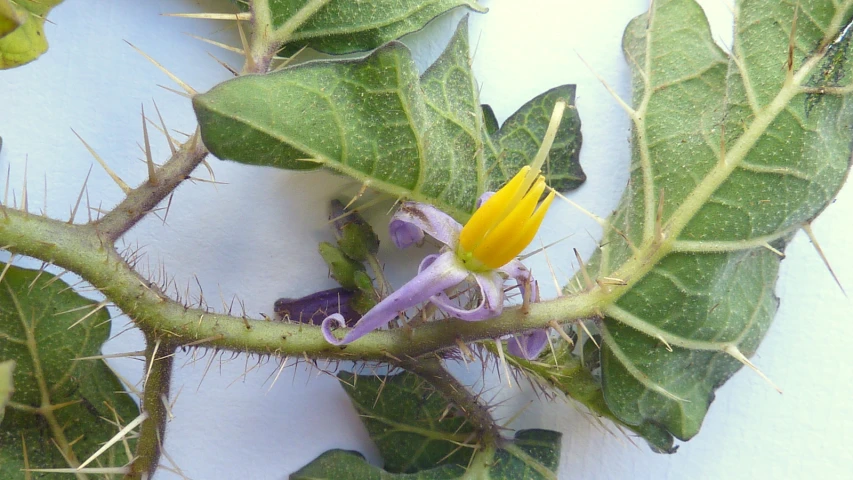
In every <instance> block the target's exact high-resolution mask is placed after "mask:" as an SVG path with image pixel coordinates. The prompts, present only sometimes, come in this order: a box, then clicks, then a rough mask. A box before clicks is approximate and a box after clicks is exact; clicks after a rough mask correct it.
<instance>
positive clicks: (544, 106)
mask: <svg viewBox="0 0 853 480" xmlns="http://www.w3.org/2000/svg"><path fill="white" fill-rule="evenodd" d="M559 99H563V100H566V101H567V102H568V103H569V104H570V105H571V106H570V107H569V108H567V109H566V112H565V113H564V114H563V120H562V123H560V130H559V131H558V132H557V137H556V138H555V139H554V144H553V145H552V146H551V153H550V155H549V159H548V162H547V163H546V164H545V166H544V167H543V170H544V171H545V172H546V177H547V178H548V183H549V184H550V185H551V187H553V188H554V189H555V190H558V191H561V192H565V191H567V190H574V189H575V188H578V187H579V186H581V184H583V182H584V181H585V180H586V174H584V173H583V169H581V164H580V162H579V157H580V150H581V138H582V137H581V120H580V117H579V116H578V111H577V109H576V108H574V103H575V86H574V85H561V86H559V87H556V88H552V89H551V90H548V91H547V92H545V93H542V94H539V95H537V96H536V97H535V98H533V99H532V100H530V101H529V102H527V103H525V104H524V105H522V107H521V108H519V109H518V111H517V112H515V113H513V114H512V116H510V117H509V118H508V119H507V120H506V121H505V122H504V124H503V125H501V127H500V130H499V131H497V132H494V133H492V134H491V136H492V140H493V141H494V144H495V145H497V146H498V147H497V151H493V156H491V157H490V158H489V164H488V167H487V169H488V170H489V171H490V172H491V171H492V169H495V170H497V171H500V173H496V172H495V173H493V174H492V175H490V176H489V185H488V187H487V189H488V190H497V189H498V188H499V187H500V186H501V185H502V184H503V182H504V181H505V180H506V179H509V178H511V177H512V176H513V175H514V174H515V172H517V171H518V169H519V168H521V167H522V166H524V165H528V164H530V163H531V162H532V161H533V157H534V156H535V155H536V152H537V151H538V150H539V147H540V146H541V145H542V138H543V137H544V136H545V131H546V130H547V129H548V122H549V120H550V119H551V111H552V110H553V109H554V104H555V103H557V100H559ZM489 110H490V111H491V109H489ZM491 115H492V116H494V113H492V114H491ZM486 118H487V122H488V121H489V120H488V116H487V117H486ZM488 128H490V127H488V124H487V129H488ZM498 159H500V160H499V161H498Z"/></svg>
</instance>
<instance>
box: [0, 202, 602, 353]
mask: <svg viewBox="0 0 853 480" xmlns="http://www.w3.org/2000/svg"><path fill="white" fill-rule="evenodd" d="M0 245H8V247H7V249H8V250H9V251H11V252H15V253H18V254H23V255H28V256H31V257H35V258H38V259H40V260H43V261H46V262H49V263H52V264H54V265H57V266H59V267H62V268H65V269H67V270H70V271H72V272H74V273H76V274H78V275H80V276H81V277H83V279H85V280H86V281H88V282H89V283H91V284H92V285H93V286H94V287H95V288H97V289H99V290H100V291H101V292H103V293H104V295H106V296H107V297H108V298H109V299H110V300H111V301H112V302H113V303H114V304H115V305H116V306H117V307H118V308H120V309H121V310H122V311H123V312H124V313H126V314H127V315H128V316H130V317H131V318H133V319H134V320H135V321H136V325H137V326H138V327H139V328H140V329H142V330H143V332H146V333H147V334H155V333H156V334H157V335H159V336H160V337H161V338H162V339H163V341H165V342H169V343H172V344H176V345H187V344H190V343H193V344H196V345H199V344H203V345H205V346H212V347H219V348H224V349H228V350H235V351H242V352H254V353H261V354H277V355H300V356H301V355H307V356H309V357H314V358H338V359H347V360H384V361H387V360H388V359H389V358H397V359H405V358H414V357H418V356H421V355H426V354H429V353H433V352H437V351H441V350H444V349H447V348H454V347H455V346H456V344H457V341H462V342H465V343H470V342H476V341H480V340H486V339H493V338H498V337H502V336H504V335H510V334H516V333H521V332H526V331H531V330H536V329H541V328H547V326H548V323H549V322H550V321H551V320H552V319H558V320H559V321H560V322H571V321H573V320H576V319H579V318H588V317H593V316H595V315H596V312H597V311H598V310H599V309H600V308H601V307H602V305H600V304H599V303H598V302H599V300H600V299H599V296H598V295H595V294H593V293H585V294H581V295H574V296H564V297H561V298H558V299H555V300H552V301H548V302H542V303H536V304H532V305H529V306H528V307H527V309H526V311H525V310H523V309H522V308H519V307H514V308H507V309H505V310H504V313H503V314H502V315H500V316H498V317H496V318H493V319H490V320H488V321H484V322H464V321H461V320H452V319H449V320H442V321H438V322H429V323H426V324H424V325H421V326H419V327H417V328H413V329H406V328H398V329H394V330H386V331H376V332H372V333H370V334H368V335H365V336H364V337H362V338H361V339H359V340H358V341H356V342H353V343H351V344H349V345H345V346H340V347H337V346H333V345H331V344H329V343H328V342H326V341H325V339H324V338H323V335H322V333H321V332H320V328H319V327H316V326H313V325H305V324H295V323H280V322H269V321H263V320H250V319H247V318H244V317H233V316H229V315H222V314H216V313H211V312H208V311H205V310H201V309H193V308H187V307H186V306H185V305H183V304H180V303H178V302H175V301H174V300H171V299H170V298H168V297H167V296H166V295H165V294H164V293H163V292H161V291H160V290H159V288H158V287H157V286H156V285H155V284H154V283H153V282H150V281H148V280H147V279H145V278H143V277H141V276H140V275H139V274H138V273H136V272H135V271H133V269H131V268H130V266H129V265H128V264H127V262H125V261H124V259H122V258H121V256H119V254H118V253H117V252H116V251H115V250H114V248H113V246H112V244H111V243H110V242H108V241H105V239H104V238H103V237H101V235H100V233H99V231H98V229H97V225H69V224H68V223H65V222H61V221H58V220H52V219H49V218H45V217H39V216H35V215H30V214H26V213H24V212H21V211H18V210H15V209H11V208H5V209H4V210H3V211H2V215H0Z"/></svg>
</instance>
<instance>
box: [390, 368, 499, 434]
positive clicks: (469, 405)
mask: <svg viewBox="0 0 853 480" xmlns="http://www.w3.org/2000/svg"><path fill="white" fill-rule="evenodd" d="M395 363H396V362H395ZM397 365H399V366H400V367H402V368H405V369H406V370H408V371H410V372H412V373H414V374H415V375H417V376H419V377H421V378H423V379H424V380H426V381H427V382H429V383H430V385H432V386H433V387H435V389H436V390H437V391H438V392H439V393H441V395H442V396H443V397H444V398H445V399H447V400H449V401H450V402H452V403H454V404H455V405H456V406H457V407H458V408H459V409H460V410H462V411H463V412H464V413H465V416H466V417H467V419H468V421H469V422H471V424H472V425H473V426H474V429H475V430H476V432H477V438H478V440H479V441H480V443H479V446H480V447H488V446H491V445H495V444H496V443H497V442H499V441H500V438H501V436H500V429H499V427H498V425H497V423H495V420H494V418H492V414H491V413H490V412H489V409H488V407H487V406H485V405H483V404H482V403H481V402H480V401H479V400H478V399H477V397H476V396H474V395H472V394H471V393H470V392H469V391H468V388H467V387H466V386H465V385H463V384H462V383H461V382H460V381H459V380H457V379H456V377H454V376H453V375H451V374H450V372H448V371H447V369H445V368H444V365H442V363H441V359H439V358H438V357H437V356H432V357H428V358H421V359H417V360H411V359H410V360H404V361H402V362H399V363H397Z"/></svg>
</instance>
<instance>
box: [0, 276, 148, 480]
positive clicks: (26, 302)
mask: <svg viewBox="0 0 853 480" xmlns="http://www.w3.org/2000/svg"><path fill="white" fill-rule="evenodd" d="M54 280H55V277H54V276H53V275H51V274H48V273H45V272H38V271H34V270H25V269H21V268H17V267H9V269H8V271H6V272H5V276H4V277H3V280H2V282H0V360H14V361H15V363H16V365H15V370H14V382H15V383H14V386H15V391H14V393H13V394H12V397H11V400H12V402H13V404H11V405H7V407H6V415H5V418H4V419H3V424H2V429H0V478H4V479H5V478H10V479H11V478H23V476H22V472H21V471H22V469H24V468H35V467H39V468H67V467H69V466H70V465H69V463H68V462H67V461H66V460H65V459H64V457H63V453H61V452H60V448H63V447H62V446H63V445H65V446H67V445H69V444H70V445H71V447H70V448H71V450H72V451H73V452H68V451H66V452H65V454H66V455H69V456H70V455H73V457H74V458H76V460H77V461H78V462H82V461H83V460H85V459H86V458H88V457H89V455H91V454H93V453H95V451H96V450H97V449H98V448H100V446H101V445H102V444H103V443H104V442H106V441H107V440H109V439H110V438H111V437H112V436H113V435H115V434H116V433H117V432H118V430H119V429H120V428H121V427H122V426H124V425H127V423H128V422H130V421H131V420H133V419H134V418H135V417H136V416H137V415H139V410H138V408H137V406H136V404H135V403H134V402H133V400H132V399H131V398H130V397H129V396H128V395H127V393H125V391H124V387H123V386H122V385H121V383H120V382H119V380H118V378H117V377H116V376H115V374H114V373H113V372H112V370H110V369H109V367H108V366H107V365H106V363H104V362H103V360H79V361H75V360H74V359H75V358H80V357H88V356H93V355H100V353H101V345H102V344H103V343H104V342H105V341H106V340H107V338H108V337H109V333H110V318H109V315H108V313H107V312H106V310H104V309H99V310H98V311H97V312H96V313H94V314H92V315H89V316H88V317H87V318H85V319H84V320H83V321H82V322H80V323H79V324H78V325H76V326H74V327H71V326H72V325H73V324H74V323H76V322H78V321H79V320H80V319H81V318H83V317H84V316H86V315H87V314H88V313H90V312H91V311H92V310H93V309H94V308H96V306H97V304H96V303H93V302H92V301H91V300H88V299H85V298H83V297H81V296H79V295H77V294H76V293H75V292H73V291H72V290H70V289H69V288H68V285H66V284H65V283H63V282H61V281H54ZM32 409H40V410H39V411H38V412H37V411H34V410H32ZM113 423H118V424H120V425H119V426H116V425H114V424H113ZM128 441H129V444H130V445H129V446H130V448H131V449H132V448H133V444H134V443H135V441H134V440H132V439H131V440H128ZM24 449H26V453H25V452H24ZM131 451H132V450H131ZM127 462H128V458H127V455H126V453H125V447H124V446H123V445H122V442H119V443H118V444H117V445H115V446H113V447H112V448H110V449H109V450H108V451H106V452H105V453H104V454H103V455H102V456H100V457H99V458H98V460H96V461H95V463H94V464H93V465H92V466H122V465H125V464H126V463H127ZM39 475H45V474H33V478H67V475H62V474H47V476H39Z"/></svg>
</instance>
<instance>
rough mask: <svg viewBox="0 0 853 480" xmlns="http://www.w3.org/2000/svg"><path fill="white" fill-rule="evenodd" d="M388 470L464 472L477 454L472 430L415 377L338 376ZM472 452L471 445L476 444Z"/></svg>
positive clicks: (437, 394) (410, 375)
mask: <svg viewBox="0 0 853 480" xmlns="http://www.w3.org/2000/svg"><path fill="white" fill-rule="evenodd" d="M338 379H339V380H340V382H341V385H342V386H343V387H344V390H346V392H347V394H348V395H349V397H350V400H351V401H352V403H353V405H354V406H355V409H356V411H358V413H359V415H361V417H362V421H363V422H364V425H365V426H366V427H367V432H368V433H369V434H370V438H372V439H373V441H374V442H376V446H377V447H379V452H380V454H381V455H382V458H383V459H384V460H385V469H386V470H387V471H389V472H394V473H412V472H417V471H420V470H425V469H428V468H432V467H435V466H437V465H445V464H450V465H461V466H463V467H464V466H466V465H468V462H469V461H470V460H471V456H472V455H473V454H474V449H473V448H471V447H466V446H464V445H466V444H470V443H471V442H472V440H473V439H472V437H473V433H474V428H473V427H472V426H471V425H470V424H469V423H468V422H467V420H466V418H465V416H464V415H463V414H461V413H460V412H458V411H457V410H455V409H453V410H451V411H450V412H447V408H448V406H447V401H446V400H445V399H444V398H443V397H442V396H441V395H440V394H439V393H438V392H436V391H435V390H434V389H433V388H432V387H431V386H430V385H429V384H428V383H426V382H425V381H423V380H422V379H421V378H420V377H418V376H417V375H414V374H412V373H401V374H398V375H394V376H389V377H385V378H379V377H377V376H375V375H356V374H354V373H349V372H340V373H338ZM472 447H473V444H472Z"/></svg>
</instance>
